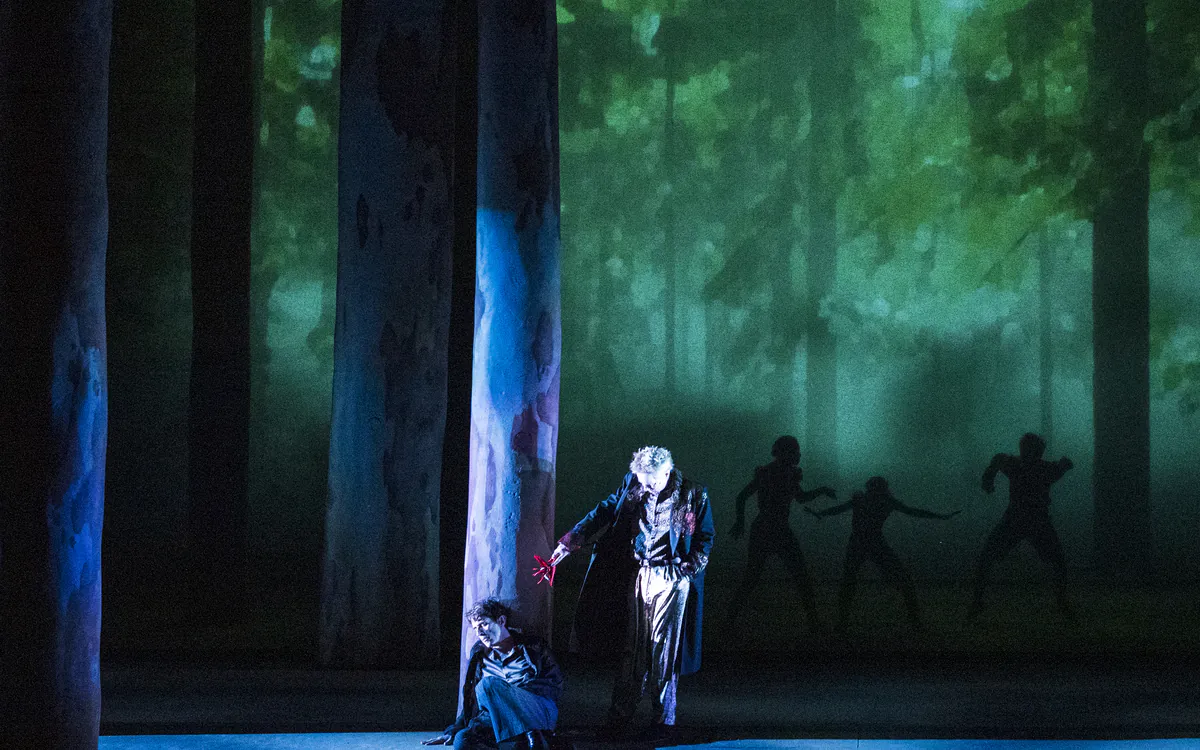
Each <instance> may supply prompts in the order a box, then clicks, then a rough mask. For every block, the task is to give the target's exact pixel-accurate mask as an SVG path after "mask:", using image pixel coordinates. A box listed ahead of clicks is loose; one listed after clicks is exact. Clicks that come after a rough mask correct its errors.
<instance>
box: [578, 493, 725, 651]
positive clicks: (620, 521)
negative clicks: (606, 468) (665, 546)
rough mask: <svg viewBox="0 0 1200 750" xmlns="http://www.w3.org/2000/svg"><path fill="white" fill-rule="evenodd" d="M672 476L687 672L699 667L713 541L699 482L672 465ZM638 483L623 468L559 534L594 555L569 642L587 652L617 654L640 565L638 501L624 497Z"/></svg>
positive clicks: (708, 511) (674, 538) (705, 495)
mask: <svg viewBox="0 0 1200 750" xmlns="http://www.w3.org/2000/svg"><path fill="white" fill-rule="evenodd" d="M670 482H671V483H674V484H675V485H676V486H678V487H679V499H678V500H677V501H676V507H675V510H674V512H673V513H672V518H671V537H670V542H671V549H672V550H673V551H674V556H675V557H677V558H679V561H680V565H681V570H682V571H684V572H688V573H689V574H690V575H691V576H692V587H691V591H690V593H689V594H688V601H687V611H686V612H685V613H684V619H683V640H682V646H681V648H682V649H683V654H682V657H683V658H682V669H681V672H682V673H683V674H691V673H693V672H695V671H697V670H699V669H700V646H701V625H702V623H703V616H704V568H705V566H706V565H708V556H709V554H710V553H711V552H712V543H713V519H712V508H711V507H710V506H709V503H708V490H707V489H706V488H705V487H704V486H703V485H699V484H695V483H694V482H692V481H690V480H687V479H684V478H683V475H681V474H680V473H679V472H678V471H675V470H672V472H671V479H670ZM639 487H640V485H639V483H638V480H637V477H636V476H635V475H634V474H633V473H632V472H631V473H629V474H626V475H625V480H624V481H623V482H621V487H620V489H618V490H617V491H616V492H614V493H613V494H611V495H609V496H608V497H607V498H606V499H604V500H603V501H601V502H600V504H598V505H597V506H596V507H595V508H593V509H592V510H591V512H590V513H588V514H587V515H586V516H584V517H583V519H582V520H581V521H580V522H579V523H577V524H575V526H574V527H573V528H572V529H571V530H570V531H568V532H567V533H566V534H565V535H564V536H563V537H562V539H560V540H559V542H560V543H561V544H563V545H564V546H566V547H567V548H568V549H569V550H571V551H572V552H574V551H575V550H578V549H580V548H581V547H583V546H584V545H586V544H592V559H591V561H590V562H589V563H588V570H587V575H586V576H585V578H584V580H583V586H582V587H581V588H580V590H579V604H578V606H577V607H576V610H575V624H574V628H573V630H572V646H573V647H576V648H578V649H579V650H580V651H581V652H583V653H584V654H587V655H590V656H601V657H603V656H615V655H616V654H619V653H620V650H621V646H622V645H623V643H624V640H625V629H626V625H627V620H628V615H629V597H630V595H631V592H632V591H633V579H634V577H635V576H636V575H637V570H638V565H637V562H636V561H635V560H634V558H633V545H632V542H633V539H634V537H635V536H636V535H637V533H638V526H637V520H638V515H639V505H638V503H636V502H631V503H626V500H627V499H628V498H629V497H630V495H631V493H632V492H633V491H635V490H637V489H638V488H639ZM691 571H694V572H691Z"/></svg>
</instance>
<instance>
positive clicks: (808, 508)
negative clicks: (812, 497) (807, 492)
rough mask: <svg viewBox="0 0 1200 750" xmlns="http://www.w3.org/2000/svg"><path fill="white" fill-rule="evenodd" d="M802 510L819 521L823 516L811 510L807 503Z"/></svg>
mask: <svg viewBox="0 0 1200 750" xmlns="http://www.w3.org/2000/svg"><path fill="white" fill-rule="evenodd" d="M804 512H805V513H807V514H808V515H810V516H812V517H813V518H815V519H817V520H818V521H820V520H821V519H822V518H824V517H825V516H823V515H821V514H820V513H818V512H816V511H815V510H813V509H812V508H810V507H808V506H807V505H806V506H804Z"/></svg>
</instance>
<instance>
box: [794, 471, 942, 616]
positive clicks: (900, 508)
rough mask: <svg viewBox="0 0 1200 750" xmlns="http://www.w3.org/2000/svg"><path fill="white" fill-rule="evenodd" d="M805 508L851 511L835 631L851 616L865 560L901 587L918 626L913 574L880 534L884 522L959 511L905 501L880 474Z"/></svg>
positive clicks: (832, 512)
mask: <svg viewBox="0 0 1200 750" xmlns="http://www.w3.org/2000/svg"><path fill="white" fill-rule="evenodd" d="M805 510H807V511H808V512H809V513H812V514H813V515H814V516H816V517H817V518H824V517H825V516H836V515H838V514H840V513H845V512H846V511H852V515H851V517H850V526H851V531H850V542H849V544H847V545H846V563H845V568H844V571H843V574H842V586H841V589H840V590H839V592H838V619H837V626H836V630H837V632H839V633H841V632H844V631H845V630H846V624H847V623H848V621H849V619H850V607H851V605H852V604H853V603H854V588H855V586H856V585H857V583H858V571H859V569H860V568H862V564H863V563H864V562H866V561H867V560H870V561H871V562H873V563H875V567H876V568H878V569H879V572H880V574H881V575H882V576H883V579H884V580H885V581H887V582H888V583H890V584H891V585H893V586H895V587H897V588H898V589H900V593H901V594H902V595H903V596H904V607H905V609H906V610H907V611H908V621H909V623H910V624H911V625H912V627H913V628H914V629H916V630H921V629H922V623H921V608H920V605H919V604H918V602H917V590H916V587H915V586H914V585H913V581H912V576H910V575H909V574H908V571H907V570H905V569H904V565H903V563H901V562H900V556H899V555H897V554H896V552H895V551H894V550H893V549H892V548H891V546H890V545H889V544H888V543H887V540H886V539H884V538H883V524H884V522H885V521H887V519H888V516H890V515H891V514H892V513H893V512H895V513H903V514H905V515H908V516H913V517H915V518H935V519H938V520H942V521H944V520H947V519H949V518H953V517H954V516H956V515H958V514H959V512H960V511H957V510H954V511H951V512H949V513H935V512H933V511H931V510H924V509H922V508H913V507H910V506H908V505H905V504H904V503H902V502H900V501H899V500H897V499H896V498H895V497H894V496H893V495H892V492H891V490H889V489H888V483H887V480H886V479H884V478H883V477H871V478H870V479H868V480H867V488H866V492H861V491H860V492H855V493H854V496H853V497H852V498H851V499H850V501H849V502H845V503H842V504H841V505H834V506H833V507H830V508H826V509H824V510H819V511H813V510H811V509H809V508H805Z"/></svg>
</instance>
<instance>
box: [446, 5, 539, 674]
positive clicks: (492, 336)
mask: <svg viewBox="0 0 1200 750" xmlns="http://www.w3.org/2000/svg"><path fill="white" fill-rule="evenodd" d="M555 15H556V11H555V3H554V2H551V1H550V0H481V2H480V3H479V29H480V42H479V153H478V160H479V168H478V180H479V181H478V193H477V194H478V210H477V214H476V222H477V236H478V242H477V247H478V254H477V257H476V279H477V282H476V298H475V339H474V341H475V361H474V369H473V374H474V379H473V382H472V401H471V477H470V481H471V489H470V499H469V506H468V511H467V513H468V515H467V550H466V564H465V571H464V578H463V605H464V607H470V606H471V605H472V604H473V603H474V602H476V601H478V600H479V599H482V598H484V597H487V596H495V597H499V598H500V599H503V600H505V601H506V602H508V603H509V604H510V605H511V606H513V608H514V609H515V611H516V619H517V621H518V622H519V623H520V624H521V625H523V626H524V627H526V628H528V629H529V630H530V631H532V632H535V633H538V634H539V635H542V636H544V637H549V635H550V632H549V631H550V604H551V598H550V589H549V588H548V587H547V586H545V585H537V583H536V582H535V580H534V578H533V576H532V575H531V574H530V570H531V569H532V567H533V564H534V562H533V556H534V555H542V556H546V555H548V554H549V552H550V550H551V549H552V547H553V543H554V476H555V452H556V446H557V442H558V389H559V363H560V354H561V321H560V315H559V310H560V308H559V288H560V278H559V203H558V201H559V194H558V76H557V28H556V23H555ZM461 632H462V648H461V667H462V669H463V670H465V669H466V664H467V656H468V654H469V651H470V648H471V646H472V644H473V643H474V637H473V636H472V635H471V634H470V633H469V631H468V628H467V625H466V623H463V625H462V630H461Z"/></svg>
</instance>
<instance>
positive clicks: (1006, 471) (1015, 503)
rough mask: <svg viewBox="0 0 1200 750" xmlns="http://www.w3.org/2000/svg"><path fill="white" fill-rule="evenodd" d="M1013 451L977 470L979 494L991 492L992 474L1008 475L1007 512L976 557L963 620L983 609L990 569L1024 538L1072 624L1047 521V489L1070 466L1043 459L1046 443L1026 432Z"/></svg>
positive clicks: (1063, 567) (1062, 567)
mask: <svg viewBox="0 0 1200 750" xmlns="http://www.w3.org/2000/svg"><path fill="white" fill-rule="evenodd" d="M1018 448H1019V450H1020V455H1019V456H1012V455H1009V454H1007V453H997V454H996V455H995V456H994V457H993V458H992V462H991V463H990V464H988V467H987V468H986V469H985V470H984V472H983V482H982V485H983V491H984V492H986V493H988V494H989V495H990V494H991V493H992V492H993V491H994V490H995V489H996V474H1003V475H1005V476H1006V477H1008V508H1007V509H1006V510H1005V511H1004V516H1003V517H1002V518H1001V519H1000V523H998V524H996V527H995V528H994V529H992V533H991V534H989V535H988V538H987V542H986V543H985V544H984V546H983V552H982V553H981V554H980V555H979V563H978V564H977V565H976V567H975V590H974V594H973V596H972V598H971V608H970V609H969V610H968V611H967V620H968V621H971V620H974V619H975V618H976V617H978V616H979V613H980V612H981V611H982V610H983V590H984V588H985V587H986V586H987V580H988V574H989V573H990V572H991V569H992V566H993V565H995V564H996V563H997V562H998V561H999V560H1000V559H1001V558H1003V557H1004V556H1005V555H1007V554H1008V553H1009V552H1011V551H1012V549H1013V547H1016V546H1017V545H1018V544H1020V543H1021V542H1022V541H1024V540H1026V539H1028V540H1029V543H1030V544H1032V545H1033V549H1034V550H1035V551H1036V552H1037V554H1038V557H1040V558H1041V559H1042V561H1043V562H1045V563H1046V564H1048V565H1049V566H1050V567H1051V568H1052V569H1053V571H1054V595H1055V599H1056V601H1057V603H1058V609H1059V612H1060V613H1061V614H1062V616H1063V617H1064V618H1065V619H1066V620H1067V621H1073V620H1074V617H1075V615H1074V612H1073V610H1072V608H1071V604H1070V602H1069V601H1068V600H1067V563H1066V559H1065V557H1064V556H1063V548H1062V542H1060V541H1059V538H1058V532H1057V531H1055V530H1054V524H1052V523H1051V522H1050V487H1051V486H1052V485H1053V484H1054V483H1055V482H1057V481H1058V480H1060V479H1062V477H1063V475H1064V474H1066V473H1067V472H1068V471H1069V470H1070V469H1071V467H1072V466H1073V465H1074V464H1072V463H1071V459H1069V458H1067V457H1066V456H1063V457H1062V458H1060V459H1058V460H1057V461H1053V462H1051V461H1046V460H1044V459H1043V458H1042V455H1043V454H1044V453H1045V452H1046V441H1045V440H1043V439H1042V437H1041V436H1040V435H1035V434H1034V433H1032V432H1027V433H1025V434H1024V435H1022V436H1021V440H1020V442H1019V444H1018Z"/></svg>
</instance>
